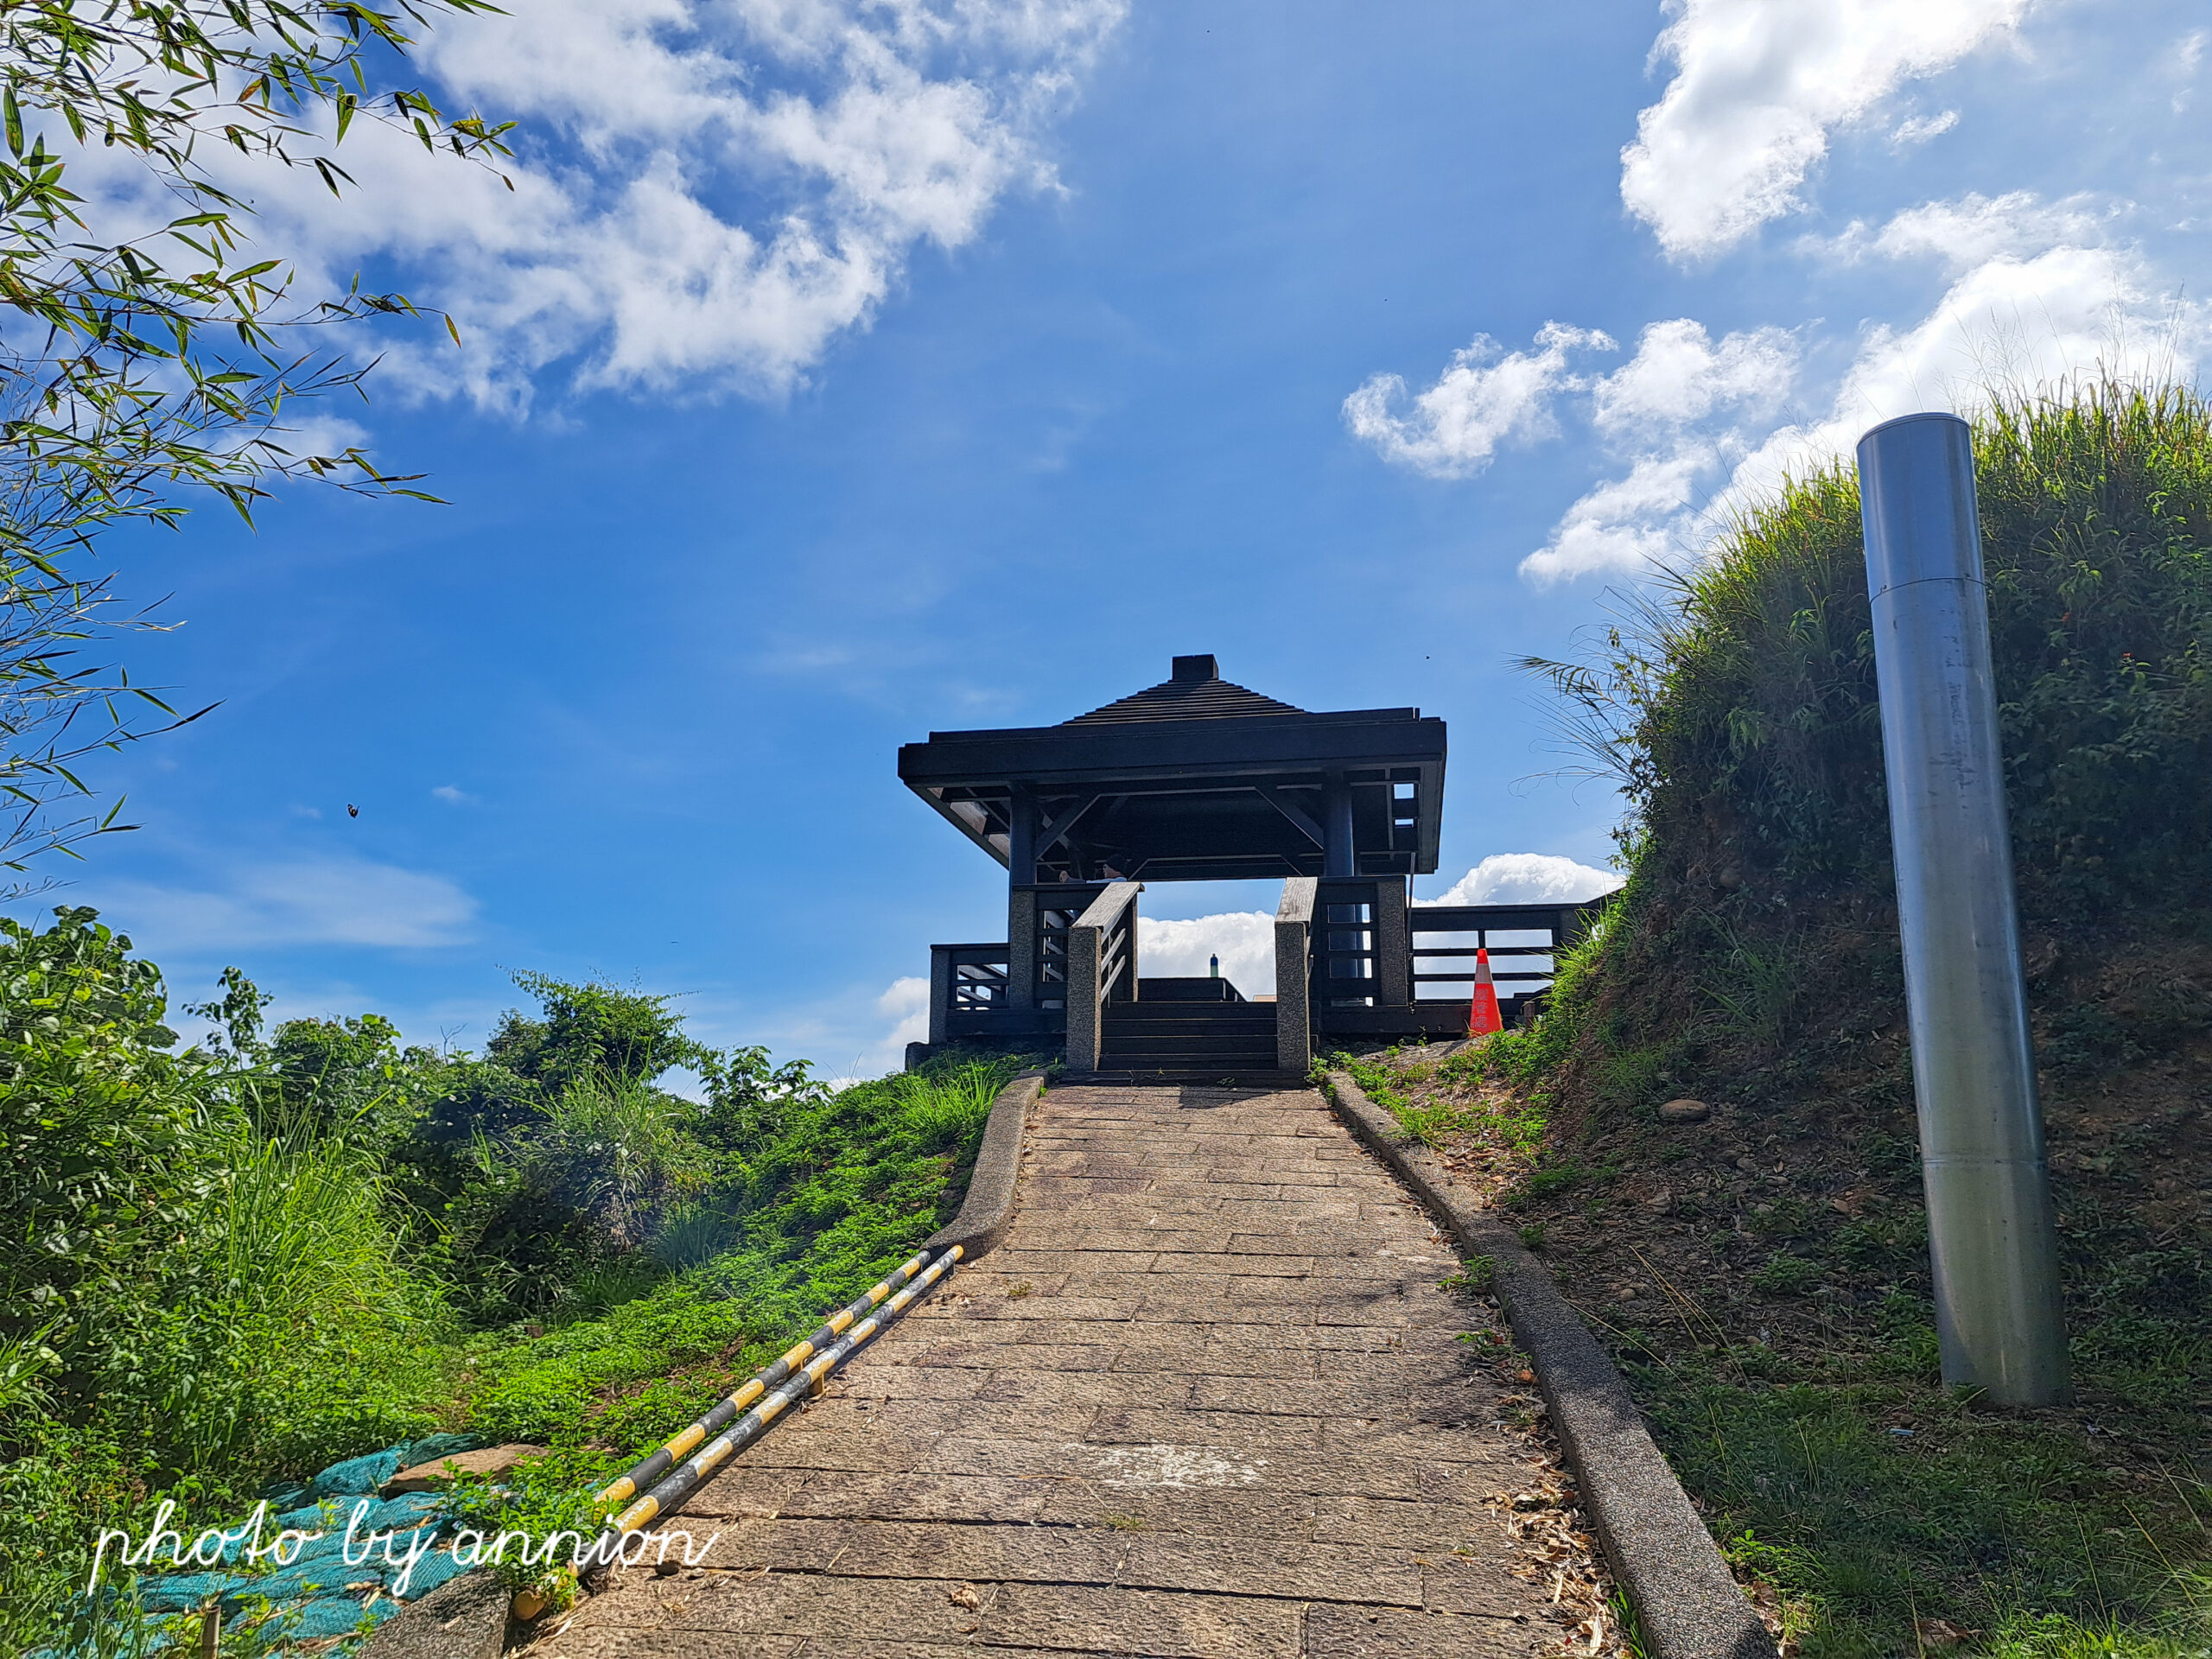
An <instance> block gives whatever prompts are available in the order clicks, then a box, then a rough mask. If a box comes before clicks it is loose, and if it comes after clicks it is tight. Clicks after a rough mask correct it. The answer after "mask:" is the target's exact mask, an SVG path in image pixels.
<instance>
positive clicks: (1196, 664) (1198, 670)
mask: <svg viewBox="0 0 2212 1659" xmlns="http://www.w3.org/2000/svg"><path fill="white" fill-rule="evenodd" d="M1168 677H1169V678H1170V679H1176V680H1217V679H1219V678H1220V677H1221V665H1220V664H1218V663H1217V662H1215V661H1214V659H1213V658H1211V656H1206V657H1178V658H1175V666H1174V670H1173V672H1172V673H1171V674H1170V675H1169V676H1168Z"/></svg>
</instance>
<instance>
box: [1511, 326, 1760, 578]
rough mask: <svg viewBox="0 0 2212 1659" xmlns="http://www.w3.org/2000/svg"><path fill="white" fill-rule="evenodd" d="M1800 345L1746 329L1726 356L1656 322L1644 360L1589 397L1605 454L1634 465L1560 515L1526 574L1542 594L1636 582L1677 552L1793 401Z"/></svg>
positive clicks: (1698, 331)
mask: <svg viewBox="0 0 2212 1659" xmlns="http://www.w3.org/2000/svg"><path fill="white" fill-rule="evenodd" d="M1797 359H1798V348H1797V342H1796V339H1795V338H1794V337H1793V336H1791V335H1790V334H1787V333H1785V332H1784V331H1783V330H1782V329H1779V328H1755V329H1747V330H1745V331H1743V332H1740V333H1737V334H1727V335H1725V336H1723V337H1722V339H1721V340H1720V341H1719V344H1717V345H1716V344H1714V342H1713V338H1712V336H1711V335H1710V334H1707V332H1706V329H1705V326H1704V325H1703V324H1702V323H1700V322H1697V321H1693V320H1692V319H1690V318H1688V317H1676V318H1674V319H1671V320H1670V321H1665V322H1655V323H1653V324H1652V325H1651V326H1650V327H1648V328H1646V329H1645V330H1644V331H1643V336H1642V337H1641V338H1640V339H1639V340H1637V350H1636V355H1635V356H1634V357H1633V358H1631V359H1630V360H1629V361H1628V362H1627V363H1625V364H1624V365H1621V367H1620V368H1619V369H1618V370H1616V371H1615V372H1613V373H1611V374H1610V375H1607V376H1606V377H1605V378H1604V379H1602V380H1600V381H1599V382H1598V383H1597V384H1596V385H1594V386H1593V387H1592V389H1591V410H1592V420H1593V423H1594V424H1595V426H1596V428H1597V430H1598V433H1599V436H1600V437H1601V438H1603V439H1604V440H1605V444H1606V446H1607V448H1610V449H1611V450H1612V451H1613V452H1614V453H1615V454H1621V455H1624V456H1626V457H1628V458H1630V468H1629V471H1628V474H1627V475H1626V476H1625V477H1621V478H1615V479H1610V480H1606V481H1605V482H1604V483H1601V484H1599V485H1598V486H1596V487H1595V488H1593V489H1592V490H1590V491H1589V492H1588V493H1586V494H1585V495H1584V496H1583V497H1582V498H1581V499H1580V500H1578V501H1577V502H1575V503H1574V505H1573V506H1571V507H1569V508H1568V509H1567V512H1565V513H1564V514H1563V515H1561V517H1560V521H1559V523H1558V524H1556V525H1554V527H1553V530H1552V534H1551V538H1550V539H1549V540H1548V542H1546V543H1545V544H1544V545H1543V547H1541V549H1539V550H1537V551H1535V552H1534V553H1531V554H1530V555H1529V556H1528V557H1527V558H1526V559H1524V560H1522V563H1521V574H1522V575H1523V576H1524V577H1526V578H1527V579H1528V580H1529V581H1531V582H1539V583H1545V582H1559V581H1563V580H1566V579H1568V578H1571V577H1574V576H1580V575H1591V574H1592V573H1597V572H1605V571H1613V570H1637V569H1645V568H1647V567H1649V566H1650V565H1652V564H1655V563H1660V562H1662V561H1663V560H1665V559H1667V558H1668V557H1669V556H1671V555H1673V554H1675V553H1676V552H1678V551H1679V550H1680V544H1681V538H1682V537H1683V536H1684V534H1685V533H1686V531H1688V529H1689V527H1690V526H1691V525H1692V524H1693V522H1694V518H1695V509H1696V506H1697V503H1698V499H1699V497H1700V493H1701V492H1703V491H1706V490H1709V489H1710V488H1712V487H1713V486H1716V485H1718V484H1719V482H1720V481H1721V480H1723V479H1724V478H1725V477H1726V474H1727V471H1728V469H1729V467H1732V466H1733V465H1734V464H1735V463H1736V462H1738V461H1740V460H1742V458H1743V457H1744V455H1745V454H1746V453H1748V452H1749V450H1750V449H1751V447H1752V445H1753V444H1754V443H1755V442H1757V441H1758V434H1760V433H1762V432H1764V430H1765V429H1766V426H1767V424H1768V423H1770V421H1771V419H1772V417H1773V416H1774V414H1775V412H1776V411H1777V410H1778V409H1779V408H1780V406H1781V404H1782V403H1783V399H1784V398H1785V397H1787V396H1788V395H1789V390H1790V387H1791V385H1792V384H1793V382H1794V380H1795V378H1796V372H1797Z"/></svg>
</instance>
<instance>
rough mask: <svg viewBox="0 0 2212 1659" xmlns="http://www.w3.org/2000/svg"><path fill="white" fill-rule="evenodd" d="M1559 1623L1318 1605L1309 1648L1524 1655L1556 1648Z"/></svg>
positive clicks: (1349, 1655)
mask: <svg viewBox="0 0 2212 1659" xmlns="http://www.w3.org/2000/svg"><path fill="white" fill-rule="evenodd" d="M1558 1636H1559V1627H1558V1626H1557V1625H1555V1624H1550V1623H1548V1621H1545V1620H1542V1619H1539V1618H1529V1619H1528V1620H1527V1622H1525V1623H1522V1624H1515V1623H1513V1622H1511V1621H1510V1620H1503V1619H1494V1618H1446V1617H1439V1616H1438V1615H1436V1614H1433V1613H1417V1612H1405V1611H1400V1610H1398V1609H1395V1608H1389V1607H1383V1608H1370V1609H1362V1608H1358V1607H1343V1606H1338V1607H1329V1606H1319V1607H1315V1608H1313V1609H1312V1610H1311V1611H1308V1612H1307V1614H1306V1652H1308V1653H1310V1654H1315V1655H1321V1654H1325V1655H1327V1656H1329V1659H1437V1656H1438V1655H1440V1654H1447V1653H1448V1654H1451V1655H1452V1656H1453V1659H1508V1656H1511V1659H1520V1656H1523V1655H1528V1654H1537V1653H1544V1652H1548V1651H1554V1650H1556V1649H1557V1647H1558V1642H1557V1637H1558Z"/></svg>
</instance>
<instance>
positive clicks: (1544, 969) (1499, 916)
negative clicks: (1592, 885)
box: [1406, 899, 1608, 1025]
mask: <svg viewBox="0 0 2212 1659" xmlns="http://www.w3.org/2000/svg"><path fill="white" fill-rule="evenodd" d="M1607 902H1608V900H1607V899H1592V900H1590V901H1589V902H1587V903H1586V904H1573V905H1415V906H1414V907H1413V909H1412V910H1411V911H1410V912H1408V914H1407V918H1406V930H1407V932H1408V936H1409V938H1410V941H1411V954H1412V957H1413V973H1412V976H1411V977H1412V982H1413V995H1414V1003H1415V1004H1416V1006H1418V1005H1419V1004H1421V1003H1424V1002H1426V1003H1446V1004H1452V1003H1464V1002H1465V1001H1467V1000H1468V998H1469V997H1470V996H1471V995H1473V991H1474V978H1475V953H1476V951H1477V950H1488V951H1489V952H1490V967H1491V979H1492V980H1493V981H1494V982H1496V983H1497V1000H1498V1004H1499V1006H1500V1007H1501V1008H1503V1010H1504V1011H1505V1014H1506V1023H1507V1024H1508V1025H1510V1024H1512V1023H1513V1020H1514V1017H1515V1015H1516V1014H1518V1012H1519V1011H1520V1009H1521V1008H1522V1007H1523V1006H1524V1005H1526V1004H1527V1003H1528V1002H1529V1001H1532V1000H1533V999H1535V998H1536V997H1538V996H1541V995H1543V993H1544V992H1545V991H1547V990H1548V989H1550V988H1551V982H1552V970H1553V968H1554V965H1555V963H1556V959H1557V957H1558V952H1559V950H1560V947H1561V946H1562V945H1564V944H1567V942H1568V941H1569V940H1570V939H1572V938H1573V937H1574V936H1575V935H1576V934H1577V933H1578V932H1580V931H1581V930H1582V928H1583V927H1585V926H1586V925H1587V923H1588V918H1590V917H1592V916H1593V915H1595V914H1596V913H1597V912H1599V911H1600V910H1602V909H1604V908H1605V905H1606V904H1607ZM1499 935H1503V938H1497V937H1495V936H1499ZM1446 939H1448V940H1450V941H1452V943H1449V944H1444V943H1439V942H1438V941H1441V940H1446ZM1424 941H1428V942H1427V943H1424ZM1445 986H1448V987H1450V988H1451V989H1450V990H1449V991H1445V990H1442V989H1439V988H1440V987H1445Z"/></svg>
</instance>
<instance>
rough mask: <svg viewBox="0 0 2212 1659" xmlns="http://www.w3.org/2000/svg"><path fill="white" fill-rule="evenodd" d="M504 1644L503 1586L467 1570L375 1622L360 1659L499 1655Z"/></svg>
mask: <svg viewBox="0 0 2212 1659" xmlns="http://www.w3.org/2000/svg"><path fill="white" fill-rule="evenodd" d="M506 1645H507V1592H506V1588H505V1586H503V1585H501V1584H500V1582H499V1580H497V1579H495V1578H493V1576H492V1574H491V1573H488V1572H476V1573H463V1574H462V1575H461V1577H460V1578H457V1579H454V1580H450V1581H449V1582H448V1583H445V1584H442V1585H440V1586H438V1587H437V1588H436V1589H435V1590H433V1591H431V1592H430V1593H429V1595H427V1596H424V1597H423V1599H421V1600H420V1601H410V1602H409V1603H408V1604H407V1605H405V1606H404V1607H403V1608H401V1609H400V1610H399V1611H397V1612H396V1613H394V1614H393V1615H392V1616H391V1618H387V1619H386V1620H385V1622H384V1623H383V1624H379V1625H378V1626H377V1628H376V1631H375V1633H374V1634H373V1635H372V1636H371V1637H369V1639H368V1640H367V1641H366V1642H365V1643H362V1645H361V1654H360V1659H499V1655H500V1654H501V1653H502V1652H504V1651H505V1648H506Z"/></svg>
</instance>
